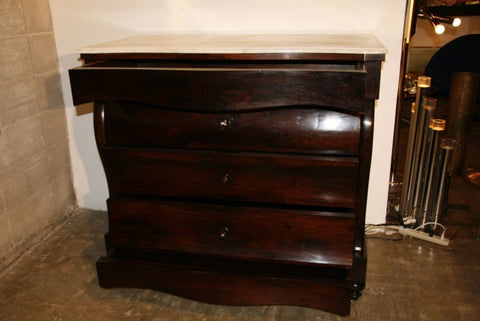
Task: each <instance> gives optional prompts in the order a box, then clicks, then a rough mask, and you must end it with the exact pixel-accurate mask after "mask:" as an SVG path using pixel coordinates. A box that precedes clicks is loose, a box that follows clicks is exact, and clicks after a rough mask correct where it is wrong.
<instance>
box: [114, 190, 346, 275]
mask: <svg viewBox="0 0 480 321" xmlns="http://www.w3.org/2000/svg"><path fill="white" fill-rule="evenodd" d="M108 209H109V227H110V234H109V242H110V244H111V245H113V246H123V247H128V248H134V249H144V250H152V251H160V250H161V251H179V252H186V253H192V254H204V255H215V256H223V257H234V258H236V259H246V260H272V259H274V260H275V261H277V262H290V263H293V262H294V263H295V264H302V263H305V264H330V265H338V266H351V264H352V251H353V234H354V232H353V231H354V223H355V220H354V219H353V218H352V217H351V215H350V214H344V215H343V216H342V215H341V214H337V215H334V214H326V213H321V212H313V211H293V210H279V209H267V208H251V207H226V206H215V205H209V204H193V205H192V204H188V203H180V202H148V201H130V200H119V199H110V200H109V202H108Z"/></svg>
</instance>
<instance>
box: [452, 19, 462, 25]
mask: <svg viewBox="0 0 480 321" xmlns="http://www.w3.org/2000/svg"><path fill="white" fill-rule="evenodd" d="M461 23H462V19H460V18H454V19H453V22H452V26H454V27H458V26H459V25H460V24H461Z"/></svg>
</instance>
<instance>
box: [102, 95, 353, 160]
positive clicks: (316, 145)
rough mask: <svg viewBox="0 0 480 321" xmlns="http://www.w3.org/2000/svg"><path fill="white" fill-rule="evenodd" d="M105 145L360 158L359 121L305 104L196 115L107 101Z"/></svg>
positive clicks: (186, 111)
mask: <svg viewBox="0 0 480 321" xmlns="http://www.w3.org/2000/svg"><path fill="white" fill-rule="evenodd" d="M105 134H106V138H107V144H110V145H116V146H143V147H167V148H189V149H213V150H233V151H265V152H278V153H302V154H322V155H358V146H359V145H360V117H359V116H355V115H352V114H348V113H342V112H340V111H334V110H329V109H324V108H323V109H319V108H314V107H308V106H289V107H275V108H273V107H266V108H262V109H256V110H249V111H230V112H199V111H188V110H176V109H171V108H166V107H161V106H155V105H147V104H139V103H129V102H108V103H106V105H105Z"/></svg>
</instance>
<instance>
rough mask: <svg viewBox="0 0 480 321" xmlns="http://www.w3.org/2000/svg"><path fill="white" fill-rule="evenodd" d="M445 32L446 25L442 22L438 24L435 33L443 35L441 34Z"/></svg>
mask: <svg viewBox="0 0 480 321" xmlns="http://www.w3.org/2000/svg"><path fill="white" fill-rule="evenodd" d="M444 32H445V26H444V25H440V24H439V25H436V26H435V33H436V34H437V35H441V34H442V33H444Z"/></svg>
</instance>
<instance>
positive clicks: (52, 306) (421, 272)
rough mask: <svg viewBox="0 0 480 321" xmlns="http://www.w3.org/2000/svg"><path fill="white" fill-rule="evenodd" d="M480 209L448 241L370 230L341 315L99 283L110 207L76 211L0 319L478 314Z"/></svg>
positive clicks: (37, 256) (34, 259)
mask: <svg viewBox="0 0 480 321" xmlns="http://www.w3.org/2000/svg"><path fill="white" fill-rule="evenodd" d="M472 193H473V194H471V195H470V194H468V193H467V194H465V193H462V194H461V195H460V196H459V197H460V198H462V199H463V200H465V199H466V198H470V199H471V197H475V196H476V199H477V200H478V199H479V198H478V196H479V194H480V189H479V190H478V191H476V190H474V191H472ZM477 203H478V202H477ZM474 210H475V211H476V210H477V209H475V208H474ZM451 212H452V213H450V214H449V217H451V216H455V210H454V211H451ZM458 213H460V212H458ZM473 214H475V215H473ZM476 214H479V213H474V212H472V211H468V212H466V213H463V214H462V213H460V214H458V215H459V217H460V218H461V219H460V221H461V224H460V225H452V226H449V233H448V236H450V237H453V240H452V242H451V246H449V247H441V246H437V245H433V244H431V243H428V242H425V241H421V240H416V239H410V238H404V239H403V240H401V241H389V240H384V239H373V238H369V239H368V243H367V248H368V260H369V261H368V272H367V286H366V289H365V290H364V292H363V296H362V297H361V298H360V299H359V300H358V301H355V302H353V303H352V313H351V315H350V316H349V317H346V318H341V317H338V316H336V315H333V314H330V313H326V312H322V311H318V310H314V309H309V308H301V307H290V306H271V307H265V306H260V307H227V306H216V305H210V304H204V303H199V302H194V301H190V300H186V299H182V298H178V297H175V296H171V295H168V294H163V293H160V292H155V291H149V290H138V289H113V290H112V289H110V290H105V289H101V288H100V287H99V286H98V285H97V279H96V274H95V261H96V260H97V258H98V257H99V256H101V255H103V253H104V244H103V234H104V233H105V232H106V230H107V220H106V213H104V212H95V211H89V210H79V211H78V212H76V213H75V214H74V215H73V216H72V217H71V218H70V219H69V220H68V221H67V222H66V223H65V224H64V225H63V226H62V227H61V228H60V229H58V230H57V231H56V232H55V233H53V234H52V235H51V236H50V237H48V239H46V240H45V241H43V242H42V243H41V244H39V245H38V246H36V247H35V248H34V249H32V250H31V251H30V252H29V253H27V254H26V255H25V256H24V257H23V258H22V259H21V260H20V261H19V262H18V263H17V264H16V265H15V266H13V267H12V268H11V269H10V270H9V271H7V272H6V273H4V274H3V275H2V276H1V278H0V320H2V321H3V320H9V321H10V320H22V321H26V320H68V321H73V320H82V321H85V320H96V321H97V320H98V321H100V320H102V321H103V320H172V321H173V320H175V321H179V320H249V321H254V320H269V321H270V320H278V321H280V320H281V321H283V320H302V321H308V320H312V321H313V320H369V321H371V320H449V321H452V320H455V321H460V320H479V319H480V297H479V295H478V291H479V289H480V255H479V254H480V242H479V241H477V240H475V239H474V238H473V237H472V234H471V226H472V223H473V222H474V221H475V222H477V223H478V219H477V217H478V216H480V215H476ZM462 215H463V217H462ZM472 220H473V221H472ZM208 290H212V291H213V290H214V289H208Z"/></svg>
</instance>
